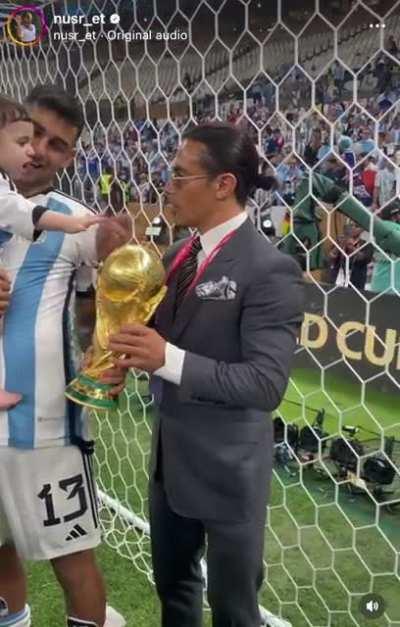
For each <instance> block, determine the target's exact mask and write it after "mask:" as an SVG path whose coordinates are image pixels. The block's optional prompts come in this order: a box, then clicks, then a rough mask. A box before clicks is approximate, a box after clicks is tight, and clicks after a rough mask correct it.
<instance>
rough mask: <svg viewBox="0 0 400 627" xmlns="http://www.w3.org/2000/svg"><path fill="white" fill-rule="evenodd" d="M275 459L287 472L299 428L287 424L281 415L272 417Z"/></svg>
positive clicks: (292, 457) (292, 456)
mask: <svg viewBox="0 0 400 627" xmlns="http://www.w3.org/2000/svg"><path fill="white" fill-rule="evenodd" d="M273 424H274V442H275V461H276V463H277V464H278V465H279V466H283V467H284V468H285V469H286V470H287V472H289V474H292V473H291V471H290V469H289V466H288V465H289V463H290V462H291V461H293V460H294V454H293V452H294V451H296V449H297V443H298V439H299V429H298V427H297V425H294V424H290V423H289V424H287V423H285V421H284V420H283V418H282V417H281V416H277V417H276V418H275V419H274V423H273Z"/></svg>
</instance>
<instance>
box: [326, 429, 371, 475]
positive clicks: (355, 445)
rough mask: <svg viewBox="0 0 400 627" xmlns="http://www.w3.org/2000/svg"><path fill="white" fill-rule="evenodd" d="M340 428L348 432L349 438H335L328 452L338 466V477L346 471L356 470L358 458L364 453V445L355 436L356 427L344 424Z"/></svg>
mask: <svg viewBox="0 0 400 627" xmlns="http://www.w3.org/2000/svg"><path fill="white" fill-rule="evenodd" d="M342 430H343V431H344V432H345V433H348V434H349V436H350V439H347V438H344V437H339V438H335V439H334V440H333V442H332V444H331V448H330V452H329V456H330V458H331V460H332V461H333V462H334V463H335V464H336V466H337V467H338V471H339V476H340V477H343V476H346V475H347V473H348V472H356V471H357V462H358V458H359V457H361V456H362V455H364V446H363V445H362V444H361V442H360V441H359V440H357V439H356V438H355V436H356V434H357V433H358V428H357V427H350V426H348V427H346V426H345V427H343V429H342Z"/></svg>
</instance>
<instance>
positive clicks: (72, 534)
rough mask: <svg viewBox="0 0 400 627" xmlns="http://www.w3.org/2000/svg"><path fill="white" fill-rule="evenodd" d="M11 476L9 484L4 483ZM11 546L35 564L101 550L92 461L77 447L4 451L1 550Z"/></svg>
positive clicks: (0, 471)
mask: <svg viewBox="0 0 400 627" xmlns="http://www.w3.org/2000/svg"><path fill="white" fill-rule="evenodd" d="M3 453H5V455H3ZM10 453H11V455H10ZM5 475H7V476H8V481H5V480H4V481H2V479H1V477H5ZM10 477H12V485H13V489H12V488H11V487H10V486H11V482H10ZM6 542H12V543H13V544H15V545H16V547H17V550H18V551H19V553H20V555H21V557H23V558H24V559H33V560H38V559H46V560H47V559H54V558H55V557H60V556H61V555H68V554H69V553H75V552H76V551H82V550H86V549H90V548H94V547H95V546H97V545H98V544H99V542H100V528H99V520H98V511H97V496H96V487H95V483H94V479H93V472H92V459H91V456H90V455H87V454H86V453H82V452H81V451H80V450H79V448H78V447H76V446H66V447H53V448H42V449H40V448H39V449H34V450H19V449H3V452H2V455H1V461H0V544H4V543H6Z"/></svg>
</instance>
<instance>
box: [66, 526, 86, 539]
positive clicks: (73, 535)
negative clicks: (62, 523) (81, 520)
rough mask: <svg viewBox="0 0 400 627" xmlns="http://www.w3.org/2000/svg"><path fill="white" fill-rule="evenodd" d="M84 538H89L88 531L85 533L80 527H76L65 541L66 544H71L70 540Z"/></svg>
mask: <svg viewBox="0 0 400 627" xmlns="http://www.w3.org/2000/svg"><path fill="white" fill-rule="evenodd" d="M83 536H87V531H85V530H84V529H83V528H82V527H81V526H80V525H75V527H74V528H73V529H72V530H71V531H70V532H69V534H68V535H67V537H66V538H65V540H66V542H69V541H70V540H77V539H78V538H83Z"/></svg>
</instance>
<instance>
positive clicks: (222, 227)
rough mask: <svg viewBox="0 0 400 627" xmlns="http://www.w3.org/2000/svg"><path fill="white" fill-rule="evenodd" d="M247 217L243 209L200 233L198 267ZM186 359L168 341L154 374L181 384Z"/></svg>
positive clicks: (182, 351)
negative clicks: (161, 364) (161, 362)
mask: <svg viewBox="0 0 400 627" xmlns="http://www.w3.org/2000/svg"><path fill="white" fill-rule="evenodd" d="M247 217H248V216H247V213H246V211H241V212H240V213H239V214H238V215H237V216H235V217H234V218H231V219H230V220H227V221H226V222H223V223H222V224H219V225H218V226H215V227H214V228H213V229H210V230H209V231H207V232H206V233H203V234H202V235H200V242H201V251H200V252H199V254H198V255H197V267H199V266H200V264H201V263H202V262H203V261H204V260H205V259H206V258H207V257H208V255H210V254H211V253H212V251H213V250H214V248H215V247H216V246H218V244H219V243H220V242H221V240H223V238H224V237H225V236H226V235H228V233H230V232H231V231H233V230H236V229H238V228H239V227H240V226H241V225H242V224H243V223H244V222H245V221H246V220H247ZM184 360H185V351H184V350H182V349H181V348H178V347H177V346H174V344H170V342H167V344H166V347H165V364H164V365H163V366H162V367H161V368H159V369H158V370H155V372H154V374H156V375H157V376H159V377H161V378H162V379H165V380H166V381H170V382H171V383H175V384H176V385H180V382H181V379H182V370H183V362H184Z"/></svg>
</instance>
